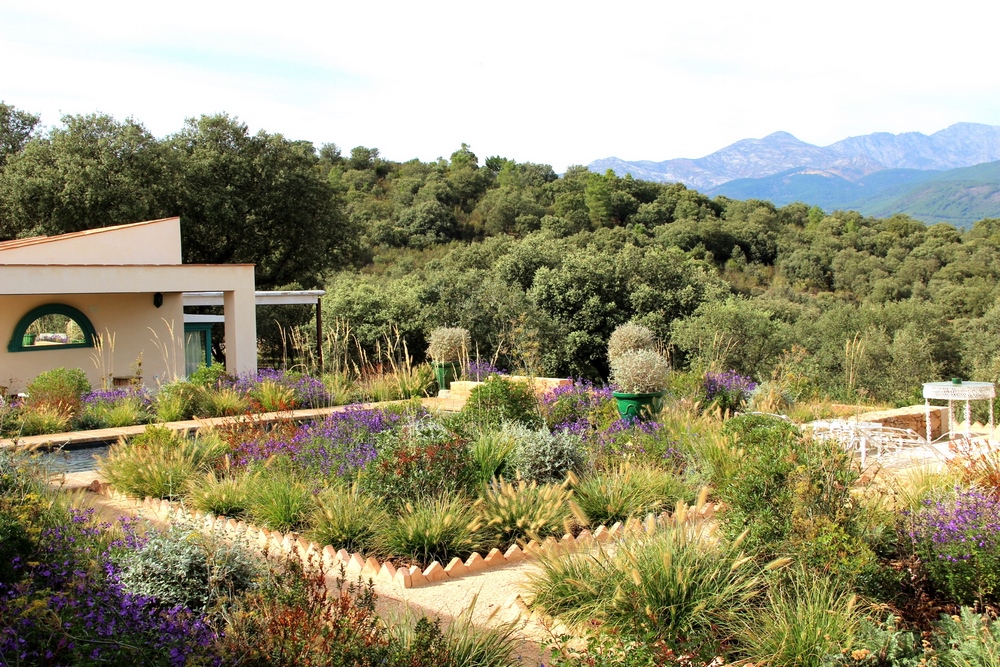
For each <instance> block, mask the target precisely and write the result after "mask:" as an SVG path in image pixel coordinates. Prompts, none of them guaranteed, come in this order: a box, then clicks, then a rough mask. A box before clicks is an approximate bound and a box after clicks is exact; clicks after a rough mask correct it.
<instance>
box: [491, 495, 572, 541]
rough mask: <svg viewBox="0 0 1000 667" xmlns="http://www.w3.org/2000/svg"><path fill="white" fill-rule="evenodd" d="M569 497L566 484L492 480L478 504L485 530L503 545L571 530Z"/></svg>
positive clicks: (538, 538) (540, 538) (539, 538)
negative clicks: (479, 504)
mask: <svg viewBox="0 0 1000 667" xmlns="http://www.w3.org/2000/svg"><path fill="white" fill-rule="evenodd" d="M571 496H572V491H570V490H569V489H568V488H567V484H566V483H563V484H558V485H557V484H543V485H539V484H538V483H537V482H530V483H529V482H526V481H525V480H523V479H519V480H517V483H516V484H515V483H511V482H505V481H503V480H502V479H501V480H494V482H493V483H492V484H491V485H490V486H489V488H487V489H486V493H485V494H484V495H483V503H482V505H481V511H482V517H483V521H484V522H485V524H486V530H487V531H488V532H489V534H490V535H491V537H492V538H493V539H494V540H495V542H496V543H497V544H499V545H502V546H508V545H510V544H512V543H514V542H517V541H523V540H527V539H534V540H539V541H541V540H542V539H544V538H546V537H548V536H549V535H557V536H558V535H563V534H564V533H568V532H571V531H570V528H571V526H570V508H569V499H570V497H571Z"/></svg>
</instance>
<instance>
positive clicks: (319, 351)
mask: <svg viewBox="0 0 1000 667" xmlns="http://www.w3.org/2000/svg"><path fill="white" fill-rule="evenodd" d="M316 361H317V362H318V363H319V374H320V375H322V374H323V297H321V296H318V297H316Z"/></svg>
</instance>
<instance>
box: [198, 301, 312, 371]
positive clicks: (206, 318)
mask: <svg viewBox="0 0 1000 667" xmlns="http://www.w3.org/2000/svg"><path fill="white" fill-rule="evenodd" d="M325 294H326V291H325V290H286V291H273V292H266V291H257V292H254V304H255V305H257V306H281V305H285V306H290V305H315V306H316V359H317V361H318V362H319V368H320V371H321V372H322V370H323V303H322V302H323V295H325ZM182 296H183V301H184V306H185V307H188V306H191V307H194V306H222V305H224V301H225V299H224V295H223V293H222V292H184V294H183V295H182ZM184 321H185V322H206V323H207V322H213V323H214V322H221V321H222V316H221V315H196V314H193V313H185V314H184Z"/></svg>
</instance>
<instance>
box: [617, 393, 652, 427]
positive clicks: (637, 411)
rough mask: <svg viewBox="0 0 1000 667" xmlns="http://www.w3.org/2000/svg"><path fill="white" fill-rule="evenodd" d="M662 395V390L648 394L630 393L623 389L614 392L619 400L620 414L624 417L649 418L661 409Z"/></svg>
mask: <svg viewBox="0 0 1000 667" xmlns="http://www.w3.org/2000/svg"><path fill="white" fill-rule="evenodd" d="M662 396H663V392H662V391H657V392H653V393H648V394H628V393H625V392H621V391H616V392H614V397H615V400H616V401H617V402H618V414H619V415H621V417H622V419H626V418H635V419H642V420H646V419H649V418H650V417H652V416H653V415H654V414H655V413H656V411H657V410H658V409H659V407H660V398H661V397H662Z"/></svg>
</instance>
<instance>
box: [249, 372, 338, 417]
mask: <svg viewBox="0 0 1000 667" xmlns="http://www.w3.org/2000/svg"><path fill="white" fill-rule="evenodd" d="M263 382H273V383H275V384H277V385H279V386H281V387H287V388H288V389H291V390H292V391H293V392H294V395H295V406H294V407H296V408H320V407H325V406H327V405H330V402H331V400H330V395H329V393H328V392H327V391H326V387H324V386H323V383H322V382H320V381H319V380H317V379H316V378H314V377H310V376H308V375H305V374H303V373H295V372H292V371H285V370H280V369H275V368H261V369H259V370H258V371H257V372H256V373H254V374H244V375H240V376H239V377H236V378H234V379H233V380H232V381H231V383H230V386H231V387H233V388H234V389H236V390H237V391H239V392H240V393H243V394H251V393H253V391H254V390H255V389H257V388H258V387H259V386H260V385H261V383H263Z"/></svg>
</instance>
